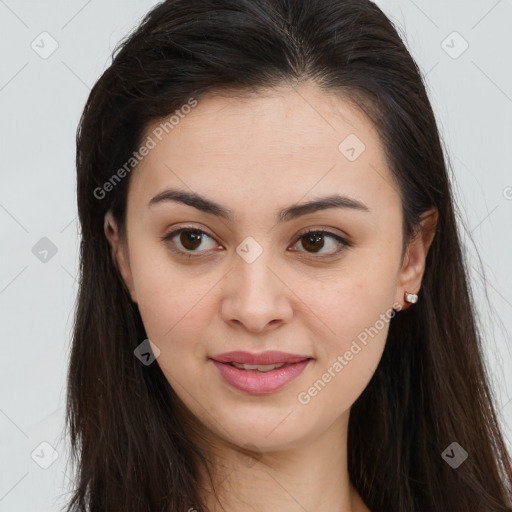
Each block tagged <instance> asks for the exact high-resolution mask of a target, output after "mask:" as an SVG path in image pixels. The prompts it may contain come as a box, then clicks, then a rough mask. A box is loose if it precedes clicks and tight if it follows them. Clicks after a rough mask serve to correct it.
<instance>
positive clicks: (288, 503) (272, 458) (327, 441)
mask: <svg viewBox="0 0 512 512" xmlns="http://www.w3.org/2000/svg"><path fill="white" fill-rule="evenodd" d="M347 428H348V412H347V414H346V415H343V416H341V417H340V418H338V420H337V421H336V422H335V423H334V424H333V425H332V426H331V427H330V428H329V430H328V431H326V432H323V433H322V434H319V435H317V436H316V437H314V438H312V439H309V440H302V441H297V443H296V446H293V447H287V448H286V449H283V450H275V451H270V450H268V451H267V450H265V451H262V452H258V451H257V450H256V448H255V447H252V448H253V449H252V450H251V446H250V445H249V446H246V448H247V449H241V448H240V447H238V446H236V445H233V444H231V443H229V442H227V441H225V440H222V439H220V438H219V437H216V436H213V437H212V439H210V440H209V441H210V443H209V449H208V460H211V461H212V465H211V466H212V469H213V471H212V479H213V485H212V482H210V481H209V479H208V478H207V476H206V474H205V473H204V471H202V470H203V469H204V468H202V470H201V472H200V475H201V477H200V482H201V491H200V494H201V497H202V498H203V500H204V502H205V504H206V506H207V510H208V512H217V511H219V512H220V511H222V512H235V511H239V510H245V511H247V512H274V511H275V510H279V511H280V512H298V511H303V510H307V511H308V512H320V511H322V512H323V511H325V510H330V511H333V512H334V511H335V512H369V509H368V508H367V507H366V506H365V505H364V503H363V502H362V500H361V498H360V496H359V495H358V493H357V492H356V490H355V489H354V487H353V486H352V484H351V483H350V479H349V475H348V466H347Z"/></svg>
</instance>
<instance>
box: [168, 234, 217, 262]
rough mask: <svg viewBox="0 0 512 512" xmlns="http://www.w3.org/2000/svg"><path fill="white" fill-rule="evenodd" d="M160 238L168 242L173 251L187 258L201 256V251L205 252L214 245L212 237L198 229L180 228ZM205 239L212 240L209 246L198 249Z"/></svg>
mask: <svg viewBox="0 0 512 512" xmlns="http://www.w3.org/2000/svg"><path fill="white" fill-rule="evenodd" d="M175 239H176V240H175ZM162 240H163V241H165V242H169V248H170V249H171V250H172V251H173V252H175V253H176V254H179V255H180V256H187V257H188V258H191V257H195V256H202V253H206V252H207V251H208V250H209V249H211V248H212V247H215V242H214V241H213V238H212V237H211V236H210V235H208V234H207V233H205V232H204V231H201V230H200V229H191V228H180V229H177V230H175V231H173V232H172V233H169V234H168V235H166V236H164V237H163V238H162ZM207 240H211V241H212V244H211V245H210V247H208V246H207V247H206V248H204V250H203V249H201V250H198V248H199V247H201V244H203V245H204V243H205V242H206V241H207Z"/></svg>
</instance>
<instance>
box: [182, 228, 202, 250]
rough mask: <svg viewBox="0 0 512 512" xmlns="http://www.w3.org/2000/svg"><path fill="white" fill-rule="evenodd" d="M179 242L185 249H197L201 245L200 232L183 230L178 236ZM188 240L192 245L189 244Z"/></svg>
mask: <svg viewBox="0 0 512 512" xmlns="http://www.w3.org/2000/svg"><path fill="white" fill-rule="evenodd" d="M180 242H181V243H182V245H183V247H185V248H186V249H197V247H199V246H200V245H201V233H199V232H198V231H183V232H182V233H181V236H180ZM190 242H191V244H192V247H190V246H189V245H190ZM194 244H195V245H194Z"/></svg>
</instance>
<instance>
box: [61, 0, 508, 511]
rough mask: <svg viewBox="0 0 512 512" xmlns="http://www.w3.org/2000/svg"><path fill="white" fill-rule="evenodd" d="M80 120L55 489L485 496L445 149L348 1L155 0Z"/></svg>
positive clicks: (168, 502) (459, 506) (372, 507)
mask: <svg viewBox="0 0 512 512" xmlns="http://www.w3.org/2000/svg"><path fill="white" fill-rule="evenodd" d="M114 53H115V56H114V59H113V62H112V64H111V66H110V67H109V68H108V69H107V70H106V71H105V72H104V74H103V75H102V76H101V78H100V79H99V80H98V82H97V83H96V85H95V86H94V88H93V90H92V91H91V94H90V97H89V99H88V101H87V104H86V106H85V109H84V112H83V116H82V119H81V122H80V126H79V130H78V133H77V170H78V209H79V217H80V222H81V226H82V242H81V252H80V257H81V281H80V292H79V297H78V304H77V311H76V321H75V329H74V336H73V346H72V353H71V361H70V368H69V386H68V419H69V429H70V435H71V441H72V448H73V451H74V455H75V457H74V460H75V462H76V464H77V488H76V492H75V493H74V495H73V497H72V499H71V500H70V503H69V508H68V510H75V509H76V508H78V509H79V510H91V511H93V512H102V511H109V512H113V511H123V512H127V511H138V512H140V511H151V512H155V511H166V512H169V511H187V510H188V511H190V512H191V511H194V510H195V511H204V512H211V511H217V510H224V511H226V512H231V511H234V510H244V511H259V512H268V511H272V510H280V511H296V510H307V511H310V512H313V511H318V510H329V511H344V512H363V511H372V512H376V511H393V512H427V511H450V512H462V511H464V512H466V511H478V512H484V511H485V512H488V511H493V512H494V511H496V512H497V511H506V510H510V509H511V499H512V490H511V483H512V468H511V463H510V458H509V454H508V453H507V451H506V447H505V444H504V441H503V436H502V433H501V431H500V427H499V425H498V422H497V419H496V412H495V406H494V403H493V398H492V394H491V391H490V387H489V382H488V380H487V377H486V374H485V369H484V366H483V362H482V352H481V346H480V343H481V341H480V337H479V335H478V331H477V325H476V319H475V314H474V306H473V304H474V303H473V299H472V297H471V293H470V289H469V286H468V278H467V272H466V269H465V266H464V260H463V257H462V253H461V245H460V241H459V236H458V233H457V227H456V221H455V217H454V206H453V199H452V196H451V192H450V184H449V180H448V177H447V167H446V163H445V157H444V154H443V151H442V147H441V144H440V139H439V133H438V129H437V126H436V121H435V118H434V115H433V112H432V108H431V105H430V102H429V99H428V97H427V94H426V92H425V87H424V84H423V81H422V78H421V75H420V72H419V70H418V68H417V66H416V64H415V62H414V61H413V59H412V57H411V56H410V54H409V52H408V51H407V49H406V48H405V46H404V44H403V42H402V41H401V39H400V37H399V35H398V34H397V32H396V30H395V28H394V27H393V25H392V24H391V22H390V21H389V20H388V19H387V18H386V16H385V15H384V14H383V13H382V11H381V10H380V9H379V8H378V7H377V6H376V5H375V4H373V3H371V2H369V1H361V0H322V1H312V0H195V1H190V0H170V1H165V2H162V3H161V4H159V5H157V6H156V7H154V8H153V9H152V11H151V12H150V13H149V14H148V15H147V16H146V17H145V18H144V19H143V20H142V22H141V24H140V26H139V27H137V29H136V30H135V31H134V32H133V33H132V34H131V35H129V37H127V39H126V40H124V41H123V43H122V45H121V46H120V47H119V48H117V49H116V50H115V52H114Z"/></svg>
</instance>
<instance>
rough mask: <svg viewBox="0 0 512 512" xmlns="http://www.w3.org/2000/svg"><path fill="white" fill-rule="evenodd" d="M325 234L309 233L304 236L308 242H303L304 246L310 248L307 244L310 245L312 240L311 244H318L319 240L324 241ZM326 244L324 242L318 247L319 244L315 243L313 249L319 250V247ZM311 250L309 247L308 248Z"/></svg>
mask: <svg viewBox="0 0 512 512" xmlns="http://www.w3.org/2000/svg"><path fill="white" fill-rule="evenodd" d="M323 238H324V237H323V235H322V234H321V233H311V234H308V235H306V236H305V237H304V241H305V242H306V243H305V244H304V243H303V246H304V247H305V248H306V249H308V247H306V245H309V244H310V242H311V245H313V244H317V243H318V242H320V241H322V240H323ZM323 246H324V243H322V245H321V247H318V245H315V246H314V247H313V250H319V249H322V248H323ZM308 250H309V249H308Z"/></svg>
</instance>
